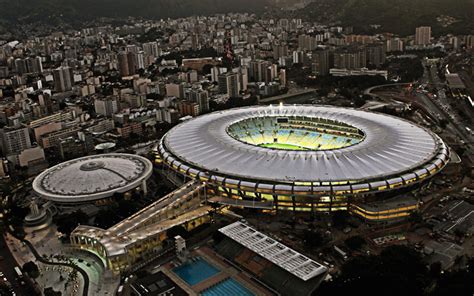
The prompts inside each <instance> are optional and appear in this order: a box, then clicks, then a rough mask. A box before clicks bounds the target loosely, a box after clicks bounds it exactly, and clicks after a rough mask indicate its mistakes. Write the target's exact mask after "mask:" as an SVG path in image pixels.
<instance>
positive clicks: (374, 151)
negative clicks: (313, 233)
mask: <svg viewBox="0 0 474 296" xmlns="http://www.w3.org/2000/svg"><path fill="white" fill-rule="evenodd" d="M159 153H160V155H161V158H162V160H163V163H164V164H165V165H167V166H168V167H169V168H171V169H172V170H174V171H176V172H179V173H180V174H182V175H184V176H185V177H188V178H196V179H199V180H201V181H203V182H206V184H208V185H209V187H210V188H212V190H213V193H214V194H215V195H218V196H220V197H221V199H220V200H221V201H223V200H224V198H225V199H227V200H232V201H234V202H235V204H236V205H241V206H244V207H245V206H252V207H258V205H261V206H262V208H265V207H267V208H272V209H281V210H293V211H332V210H337V209H347V208H348V206H349V205H350V204H351V202H353V201H358V200H364V199H365V198H366V197H368V196H371V197H374V196H375V197H377V196H379V197H380V198H382V196H384V195H385V196H387V195H390V193H392V194H391V195H393V192H394V191H395V192H400V191H403V190H405V191H406V190H407V189H408V190H410V189H411V188H413V187H416V186H419V185H420V184H421V183H423V182H425V181H426V180H428V179H429V178H430V177H432V176H434V175H435V174H436V173H438V172H439V171H440V170H442V169H443V167H444V166H445V165H446V164H447V162H448V160H449V150H448V148H447V146H446V145H445V144H444V142H443V141H442V140H441V139H440V138H439V137H438V136H437V135H436V134H434V133H432V132H431V131H429V130H427V129H425V128H423V127H420V126H418V125H416V124H414V123H412V122H409V121H407V120H404V119H400V118H397V117H393V116H388V115H385V114H380V113H374V112H368V111H361V110H355V109H349V108H339V107H330V106H310V105H307V106H305V105H291V106H290V105H280V106H252V107H246V108H236V109H230V110H226V111H221V112H215V113H211V114H207V115H203V116H200V117H197V118H194V119H192V120H188V121H186V122H184V123H182V124H180V125H178V126H176V127H174V128H173V129H171V130H170V131H169V132H168V133H167V134H166V135H165V136H164V137H163V139H162V140H161V143H160V145H159Z"/></svg>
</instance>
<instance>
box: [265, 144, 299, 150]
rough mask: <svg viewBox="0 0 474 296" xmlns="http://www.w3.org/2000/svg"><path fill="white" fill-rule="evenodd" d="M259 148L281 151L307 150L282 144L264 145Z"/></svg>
mask: <svg viewBox="0 0 474 296" xmlns="http://www.w3.org/2000/svg"><path fill="white" fill-rule="evenodd" d="M259 146H260V147H265V148H273V149H281V150H308V149H306V148H304V147H300V146H296V145H291V144H282V143H266V144H260V145H259Z"/></svg>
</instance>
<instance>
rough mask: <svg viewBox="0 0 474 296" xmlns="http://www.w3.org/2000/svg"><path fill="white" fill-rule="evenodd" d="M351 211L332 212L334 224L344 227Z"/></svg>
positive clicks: (337, 226) (340, 227)
mask: <svg viewBox="0 0 474 296" xmlns="http://www.w3.org/2000/svg"><path fill="white" fill-rule="evenodd" d="M348 219H349V213H348V212H346V211H336V212H333V213H332V224H333V226H334V227H336V228H339V229H342V228H343V227H344V226H346V224H347V220H348Z"/></svg>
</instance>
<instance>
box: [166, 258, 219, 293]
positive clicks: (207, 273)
mask: <svg viewBox="0 0 474 296" xmlns="http://www.w3.org/2000/svg"><path fill="white" fill-rule="evenodd" d="M173 272H174V273H176V274H177V275H178V276H179V277H180V278H182V279H183V280H184V281H185V282H186V283H188V284H189V285H190V286H193V285H195V284H197V283H200V282H202V281H204V280H205V279H208V278H210V277H212V276H214V275H216V274H217V273H219V269H217V268H216V267H214V266H212V265H211V264H210V263H208V262H207V261H206V260H204V259H202V258H200V257H197V258H193V259H191V260H190V262H188V263H185V264H183V265H181V266H178V267H176V268H175V269H173Z"/></svg>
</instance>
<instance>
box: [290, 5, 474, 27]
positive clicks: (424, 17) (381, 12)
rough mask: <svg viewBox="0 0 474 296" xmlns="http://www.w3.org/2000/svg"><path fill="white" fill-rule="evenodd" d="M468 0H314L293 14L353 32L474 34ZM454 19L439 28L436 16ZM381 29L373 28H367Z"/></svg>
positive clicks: (471, 10) (473, 23)
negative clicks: (420, 30)
mask: <svg viewBox="0 0 474 296" xmlns="http://www.w3.org/2000/svg"><path fill="white" fill-rule="evenodd" d="M473 11H474V1H471V0H456V1H450V0H395V1H390V0H318V1H314V2H312V3H311V4H309V5H308V6H307V7H305V8H304V9H301V10H300V11H298V12H297V14H298V16H300V17H303V18H306V19H308V20H312V21H323V22H331V21H339V22H341V23H342V24H343V25H346V26H353V27H354V30H355V32H356V33H376V32H392V33H396V34H400V35H403V36H405V35H413V34H415V27H417V26H421V25H427V26H432V28H433V33H434V34H435V35H441V34H446V33H453V34H469V33H471V34H472V33H473V32H474V22H472V12H473ZM441 15H445V16H451V17H454V18H455V19H456V20H457V22H455V23H453V24H451V25H448V26H446V27H443V24H442V23H440V22H438V21H437V20H436V18H437V17H438V16H441ZM373 24H377V25H380V26H381V27H380V28H379V29H373V28H372V27H370V25H373Z"/></svg>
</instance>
